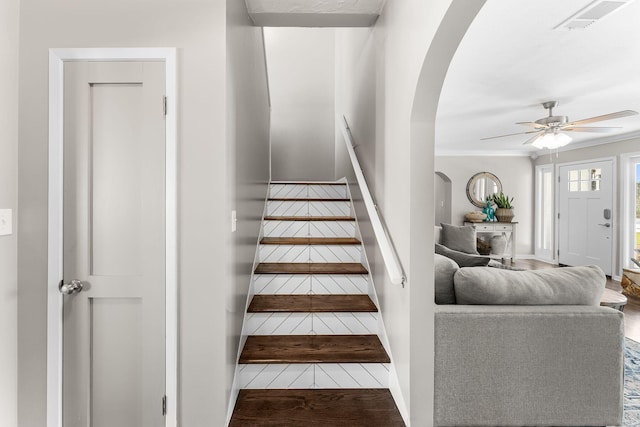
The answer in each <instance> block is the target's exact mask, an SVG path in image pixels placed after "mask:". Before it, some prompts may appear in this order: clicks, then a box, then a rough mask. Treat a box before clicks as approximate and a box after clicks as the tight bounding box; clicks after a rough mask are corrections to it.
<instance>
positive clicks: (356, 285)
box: [253, 274, 369, 295]
mask: <svg viewBox="0 0 640 427" xmlns="http://www.w3.org/2000/svg"><path fill="white" fill-rule="evenodd" d="M253 291H254V293H255V294H258V295H260V294H263V295H288V294H293V295H306V294H317V295H326V294H338V295H345V294H369V280H368V276H367V275H365V274H256V275H254V277H253Z"/></svg>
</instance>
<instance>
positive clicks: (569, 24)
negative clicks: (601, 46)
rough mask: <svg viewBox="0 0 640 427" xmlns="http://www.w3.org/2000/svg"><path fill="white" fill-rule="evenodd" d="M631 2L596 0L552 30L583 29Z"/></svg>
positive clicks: (629, 0)
mask: <svg viewBox="0 0 640 427" xmlns="http://www.w3.org/2000/svg"><path fill="white" fill-rule="evenodd" d="M632 1H633V0H614V1H612V0H596V1H594V2H591V3H589V4H588V5H587V6H586V7H584V8H582V9H580V10H579V11H578V12H576V13H574V14H573V15H571V16H570V17H569V18H568V19H566V20H564V21H562V22H561V23H560V24H559V25H557V26H556V27H555V28H554V30H563V31H570V30H579V29H585V28H587V27H589V26H591V25H592V24H594V23H596V22H598V21H599V20H601V19H602V18H605V17H607V16H609V15H611V14H612V13H613V12H615V11H617V10H620V9H622V8H623V7H624V6H626V5H628V4H629V3H631V2H632Z"/></svg>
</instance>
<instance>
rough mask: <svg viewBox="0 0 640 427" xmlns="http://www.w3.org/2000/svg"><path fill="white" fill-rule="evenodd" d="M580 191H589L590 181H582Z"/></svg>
mask: <svg viewBox="0 0 640 427" xmlns="http://www.w3.org/2000/svg"><path fill="white" fill-rule="evenodd" d="M580 191H589V181H580Z"/></svg>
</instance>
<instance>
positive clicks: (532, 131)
mask: <svg viewBox="0 0 640 427" xmlns="http://www.w3.org/2000/svg"><path fill="white" fill-rule="evenodd" d="M539 132H541V131H539V130H530V131H528V132H518V133H508V134H506V135H498V136H490V137H488V138H480V141H486V140H487V139H495V138H504V137H505V136H514V135H526V134H528V133H539Z"/></svg>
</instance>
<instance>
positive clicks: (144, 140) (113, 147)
mask: <svg viewBox="0 0 640 427" xmlns="http://www.w3.org/2000/svg"><path fill="white" fill-rule="evenodd" d="M64 67H65V70H64V76H65V81H64V87H65V90H64V111H65V117H64V135H65V140H64V147H65V150H64V221H63V227H64V245H63V246H64V250H63V256H64V266H63V272H64V283H65V285H64V286H63V288H62V289H61V291H63V293H66V295H65V296H64V302H63V304H64V306H63V367H62V369H63V402H62V418H63V425H64V426H65V427H71V426H74V427H75V426H77V427H87V426H91V427H103V426H104V427H106V426H110V427H113V426H118V427H146V426H161V425H164V414H163V406H162V402H163V396H164V395H165V363H166V362H165V124H164V120H165V118H164V112H163V95H164V88H165V68H164V63H163V62H66V63H65V65H64ZM74 279H76V280H78V281H79V282H81V284H82V287H83V288H82V290H81V291H79V289H75V287H76V285H75V284H72V280H74Z"/></svg>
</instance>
